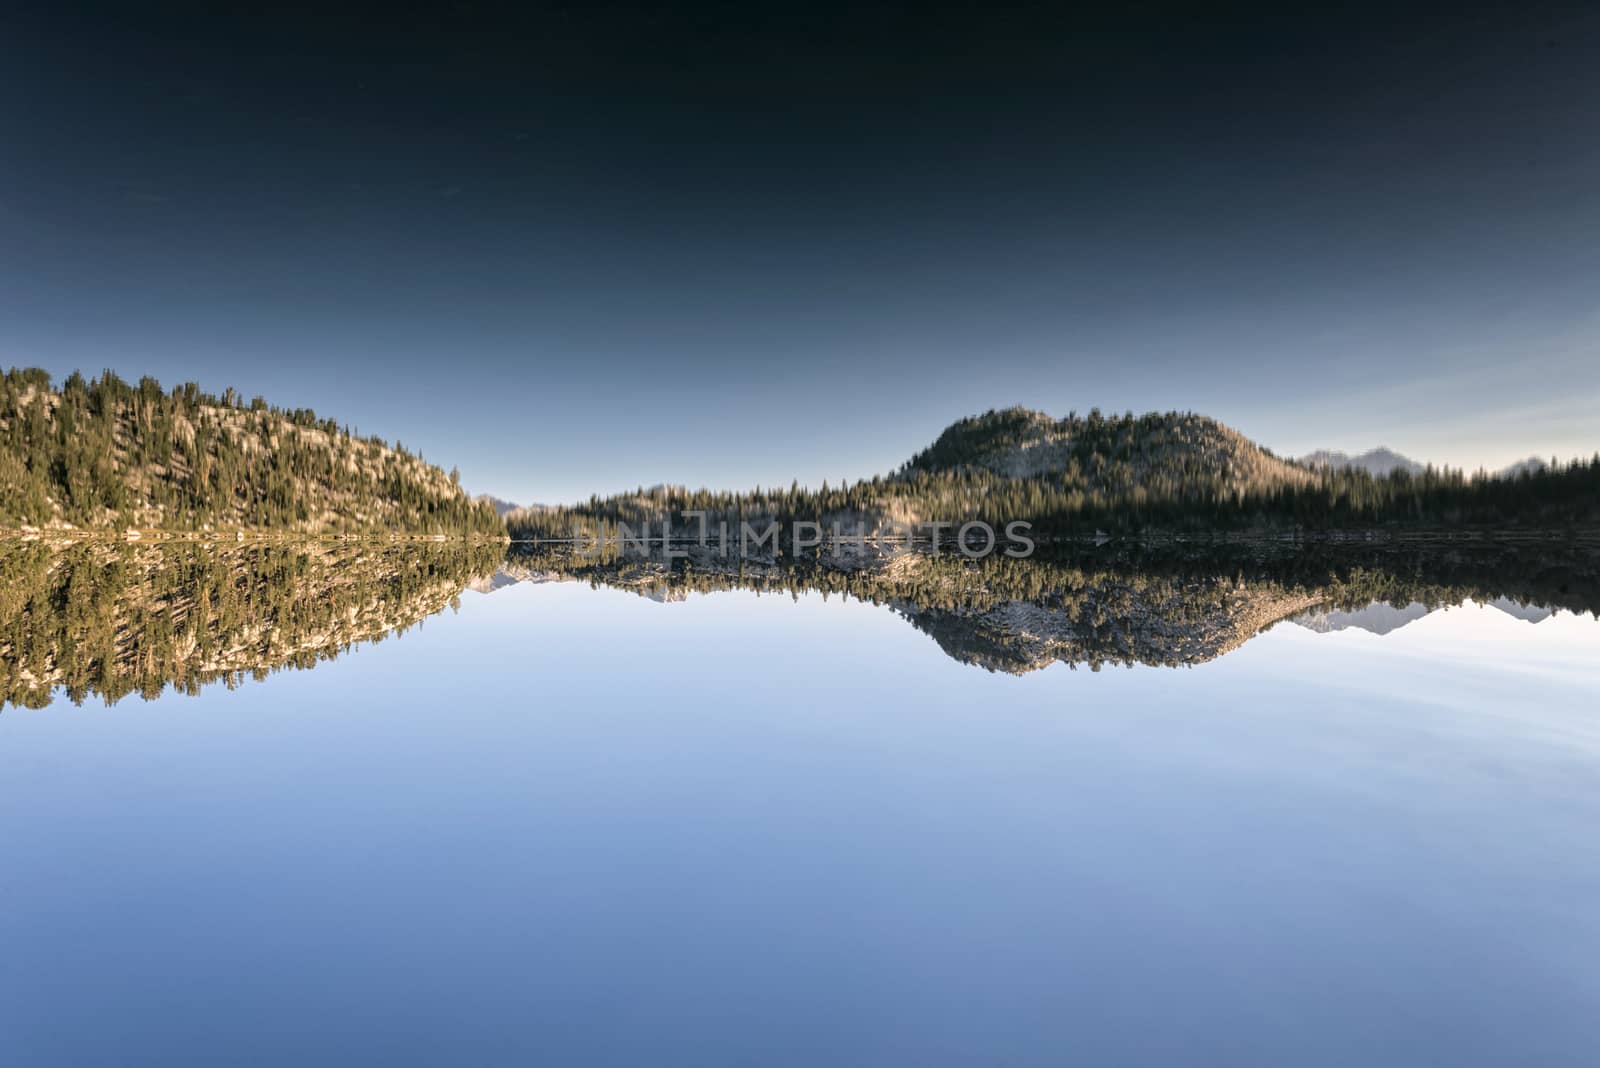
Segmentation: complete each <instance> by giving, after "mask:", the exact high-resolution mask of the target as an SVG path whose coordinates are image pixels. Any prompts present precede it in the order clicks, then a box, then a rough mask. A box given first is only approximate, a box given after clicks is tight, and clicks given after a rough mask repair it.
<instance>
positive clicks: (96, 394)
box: [0, 368, 504, 537]
mask: <svg viewBox="0 0 1600 1068" xmlns="http://www.w3.org/2000/svg"><path fill="white" fill-rule="evenodd" d="M69 525H70V526H71V527H74V528H90V529H124V528H138V529H157V530H171V531H222V532H226V531H233V530H278V531H286V532H287V531H292V532H296V533H305V534H326V533H358V532H359V533H396V534H407V535H421V534H435V535H437V534H446V535H462V536H466V535H482V536H491V537H498V536H501V535H502V534H503V533H504V526H503V524H502V523H501V522H500V519H499V517H498V516H497V515H496V514H495V510H494V507H493V506H492V505H489V504H485V503H477V502H474V501H472V500H470V499H469V498H468V496H467V494H466V493H465V492H464V491H463V490H462V489H461V487H460V486H459V485H458V484H457V479H456V476H455V473H454V472H452V473H450V474H446V473H444V472H443V471H441V470H440V469H439V468H437V467H434V466H433V465H431V464H429V463H427V462H426V461H424V460H423V459H422V458H421V457H419V456H415V455H413V454H411V453H409V452H407V451H406V450H405V449H403V448H401V447H400V446H398V445H389V444H387V443H386V442H384V441H382V440H380V439H378V438H375V437H366V438H358V437H355V436H354V435H352V434H350V433H349V432H348V430H345V429H341V428H340V427H339V425H338V424H336V423H335V422H334V421H333V420H331V419H319V418H317V416H316V414H315V413H313V412H311V411H310V410H308V409H295V410H292V411H291V410H285V409H281V408H274V407H271V406H269V405H268V404H267V403H266V402H265V401H263V400H261V399H260V398H256V399H254V400H251V401H245V400H243V399H242V398H240V397H239V396H237V395H235V394H234V393H233V391H232V390H229V391H226V392H225V393H223V395H222V396H220V397H218V396H214V395H212V394H208V393H204V392H201V390H200V389H199V387H198V386H196V385H195V384H193V383H187V384H185V385H182V386H178V387H175V388H173V389H171V390H164V389H163V388H162V386H161V384H160V383H159V382H157V381H156V380H155V379H153V378H144V379H141V380H140V381H139V383H138V384H137V385H130V384H129V383H127V382H124V381H122V380H121V379H120V378H118V377H117V376H115V375H113V374H111V373H110V372H109V371H108V372H106V373H104V374H102V375H101V376H100V377H98V378H96V379H93V380H89V379H85V378H84V377H83V376H82V375H80V374H77V373H74V374H72V375H71V376H70V377H68V378H67V379H66V381H64V382H62V383H61V384H60V385H59V386H57V385H54V384H52V383H51V381H50V376H49V375H48V373H46V372H44V371H41V370H38V369H36V368H31V369H26V370H15V369H13V370H11V371H8V372H7V373H6V374H5V376H4V379H3V385H0V529H10V530H15V529H18V528H22V527H38V528H46V527H53V528H62V527H66V526H69Z"/></svg>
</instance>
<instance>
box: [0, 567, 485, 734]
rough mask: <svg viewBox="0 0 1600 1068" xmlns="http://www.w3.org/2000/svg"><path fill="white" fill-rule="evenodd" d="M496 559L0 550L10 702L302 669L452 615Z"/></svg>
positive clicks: (190, 685) (113, 696)
mask: <svg viewBox="0 0 1600 1068" xmlns="http://www.w3.org/2000/svg"><path fill="white" fill-rule="evenodd" d="M500 555H501V548H500V547H499V546H468V545H463V544H459V543H457V544H416V543H412V544H405V545H390V546H382V547H373V546H371V545H366V546H362V547H359V548H357V547H354V546H348V545H346V546H340V545H331V544H323V543H316V542H306V543H287V544H270V545H251V546H223V545H217V544H206V543H187V544H174V545H166V546H153V545H152V546H138V545H124V544H114V543H113V544H107V543H103V542H102V543H91V544H80V545H74V546H70V547H65V548H63V547H60V546H47V545H42V544H21V545H8V546H5V547H4V548H3V549H0V683H3V684H4V686H5V691H4V695H3V696H4V698H5V700H6V702H8V703H14V704H18V705H27V706H32V707H37V706H42V705H45V704H48V703H49V702H50V699H51V695H52V692H53V691H54V690H55V689H57V688H64V689H65V691H66V693H67V695H68V696H69V697H70V698H71V699H72V700H73V701H74V702H79V701H82V700H83V699H84V698H85V697H86V696H87V695H89V694H98V695H100V696H102V697H104V698H105V699H106V701H107V703H111V702H114V701H116V700H118V699H119V698H121V697H123V696H125V695H127V694H129V693H133V692H139V693H142V694H144V695H145V696H146V697H152V696H155V695H156V694H158V693H160V692H161V690H162V689H163V688H164V687H165V686H167V685H169V684H170V685H172V686H174V687H176V688H178V689H181V690H184V691H187V692H190V693H194V692H196V691H198V690H199V689H200V687H201V686H203V685H206V684H208V683H211V682H223V683H225V684H226V685H228V686H230V687H231V686H233V685H235V684H237V683H238V682H239V681H240V680H241V679H242V678H243V677H245V676H246V675H250V676H254V677H256V678H261V677H264V676H265V675H266V674H267V673H268V672H270V671H274V670H277V669H279V668H285V667H310V666H312V665H314V664H316V663H317V662H318V661H320V660H326V659H332V658H333V657H335V656H337V655H338V654H339V653H341V652H343V651H345V650H347V649H349V648H350V646H351V645H353V644H355V643H357V642H364V641H377V640H379V639H381V638H383V637H384V636H385V635H387V634H389V633H390V632H398V631H404V630H405V629H406V628H408V627H409V626H410V625H411V624H413V623H415V622H417V621H418V620H420V619H422V618H424V617H425V616H429V615H432V614H433V613H435V612H438V611H440V610H441V609H443V608H445V607H447V606H448V605H450V604H451V603H452V601H453V599H454V598H455V596H456V595H457V594H458V593H459V592H460V590H461V589H462V587H463V586H464V585H465V584H466V583H468V582H469V581H471V580H472V579H473V578H474V577H475V576H479V575H485V574H492V573H493V572H494V568H495V565H496V564H497V563H498V562H499V559H500Z"/></svg>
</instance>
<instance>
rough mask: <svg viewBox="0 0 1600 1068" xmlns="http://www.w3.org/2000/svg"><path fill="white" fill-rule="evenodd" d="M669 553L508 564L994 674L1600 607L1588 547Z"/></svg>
mask: <svg viewBox="0 0 1600 1068" xmlns="http://www.w3.org/2000/svg"><path fill="white" fill-rule="evenodd" d="M675 548H677V549H679V550H682V551H686V552H687V553H688V555H687V557H685V558H683V559H675V560H672V561H670V562H669V561H667V560H666V559H665V558H664V556H663V554H662V552H661V549H660V547H659V545H657V546H654V547H652V548H651V549H650V550H648V551H646V552H642V553H641V552H636V551H635V552H628V553H618V552H616V551H615V550H614V547H612V550H611V551H608V552H606V553H603V554H601V555H599V556H596V557H593V558H586V557H584V556H582V555H580V554H579V553H577V552H575V551H574V550H573V549H572V548H570V547H566V546H543V547H526V546H523V547H517V548H515V549H514V550H513V553H512V555H511V556H510V557H509V558H508V562H507V564H506V567H507V569H508V570H509V571H511V572H512V573H513V574H520V575H522V576H525V577H529V578H540V579H550V578H568V579H577V580H580V581H587V582H590V583H591V584H594V585H597V586H598V585H605V586H612V587H617V588H621V589H629V590H632V591H634V592H636V593H640V594H641V595H645V596H650V597H653V598H656V599H658V600H675V599H679V598H681V597H683V596H686V595H687V594H688V593H690V592H695V591H700V592H711V591H716V590H729V589H744V590H753V591H755V592H758V593H789V594H798V593H801V592H805V591H820V592H822V593H823V595H824V596H828V595H832V594H845V595H849V596H852V597H855V598H857V599H859V600H863V601H868V602H871V603H874V604H881V605H885V606H888V607H890V608H892V609H893V610H894V611H896V612H897V613H899V614H900V615H902V616H904V617H905V618H906V619H907V620H908V621H909V622H911V623H912V625H914V626H916V627H917V628H918V629H920V630H923V631H925V632H927V633H928V634H930V635H931V636H933V637H934V638H935V639H936V640H937V641H938V642H939V644H940V646H941V647H942V648H944V650H945V651H946V652H947V653H949V654H950V655H951V656H952V657H955V658H956V659H958V660H961V661H963V662H966V663H972V664H978V665H981V666H984V667H987V668H990V669H991V670H1002V671H1027V670H1032V669H1034V668H1038V667H1042V666H1044V665H1045V664H1048V663H1053V662H1056V661H1062V662H1066V663H1069V664H1086V665H1088V666H1090V667H1093V668H1098V667H1100V666H1101V665H1103V664H1108V663H1109V664H1132V663H1144V664H1160V665H1182V664H1196V663H1201V662H1204V661H1206V660H1210V659H1213V658H1215V657H1217V656H1220V655H1221V654H1223V653H1225V652H1227V651H1228V650H1230V649H1233V648H1235V647H1237V646H1238V645H1240V644H1242V643H1243V642H1244V641H1246V640H1248V639H1249V638H1250V637H1252V636H1254V635H1255V634H1257V633H1259V632H1261V631H1262V630H1264V629H1266V628H1267V627H1269V626H1271V625H1272V624H1273V623H1275V622H1277V621H1279V620H1281V619H1284V618H1286V617H1288V616H1291V615H1294V614H1297V613H1299V612H1301V611H1304V610H1306V609H1308V608H1312V607H1318V608H1322V609H1355V608H1361V607H1365V606H1366V605H1369V604H1372V603H1374V602H1386V603H1390V604H1395V605H1406V604H1410V603H1412V602H1414V601H1417V602H1421V603H1423V604H1425V605H1428V606H1429V607H1440V606H1443V605H1449V604H1459V603H1461V602H1462V601H1463V600H1466V599H1468V598H1471V599H1475V600H1494V599H1496V598H1500V597H1507V598H1510V599H1511V600H1514V601H1518V602H1522V603H1534V604H1542V605H1549V606H1552V607H1558V608H1568V609H1573V610H1576V611H1593V610H1594V609H1595V608H1596V606H1600V581H1597V578H1596V576H1597V575H1600V569H1597V567H1596V564H1597V561H1600V555H1597V554H1596V553H1595V551H1594V550H1593V549H1592V548H1584V547H1581V546H1575V545H1572V544H1561V545H1552V544H1550V543H1542V542H1541V543H1537V544H1531V545H1523V546H1518V545H1516V544H1514V543H1512V544H1499V543H1490V544H1484V543H1479V544H1464V543H1458V544H1444V545H1441V544H1426V543H1405V542H1400V543H1389V544H1383V545H1355V546H1352V545H1320V546H1310V545H1306V544H1303V543H1301V544H1295V543H1275V542H1256V543H1246V542H1235V543H1217V542H1211V543H1206V544H1204V545H1196V544H1192V543H1184V542H1171V541H1169V542H1165V543H1155V544H1136V543H1129V544H1120V545H1112V546H1105V547H1099V548H1090V547H1086V546H1077V547H1071V546H1069V547H1060V546H1058V547H1056V548H1055V549H1053V550H1052V551H1050V552H1048V553H1046V552H1045V551H1043V550H1041V552H1040V553H1039V554H1036V555H1035V556H1033V557H1029V558H1027V559H1012V558H1006V557H1001V556H989V557H985V558H984V559H981V560H969V559H966V558H963V557H961V556H959V555H957V554H953V553H947V554H945V555H941V556H937V557H935V556H927V555H917V554H901V555H898V556H896V555H890V554H881V555H880V554H874V553H870V552H869V553H866V554H855V553H851V552H845V553H843V554H842V555H840V556H838V557H835V556H833V555H832V554H831V553H829V552H827V551H823V552H821V553H820V554H815V555H808V556H805V557H799V558H796V557H793V556H785V557H773V556H770V555H768V556H765V557H762V558H746V559H741V558H739V557H738V555H737V554H736V553H730V555H729V556H727V557H723V556H721V555H719V554H718V553H717V552H716V551H715V549H714V548H712V549H706V548H701V547H696V546H677V547H675Z"/></svg>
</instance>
